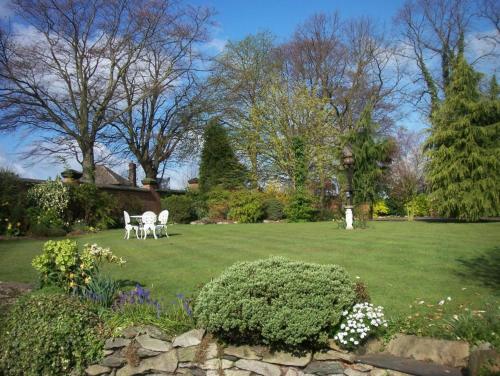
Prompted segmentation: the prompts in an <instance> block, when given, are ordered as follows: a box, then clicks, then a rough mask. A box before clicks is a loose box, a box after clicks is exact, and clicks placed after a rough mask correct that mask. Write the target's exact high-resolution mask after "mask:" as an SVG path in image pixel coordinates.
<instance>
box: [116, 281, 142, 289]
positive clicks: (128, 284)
mask: <svg viewBox="0 0 500 376" xmlns="http://www.w3.org/2000/svg"><path fill="white" fill-rule="evenodd" d="M116 283H117V284H118V288H119V289H122V290H132V289H133V288H135V287H136V286H137V285H139V286H142V284H141V283H140V282H137V281H134V280H131V279H119V280H117V281H116Z"/></svg>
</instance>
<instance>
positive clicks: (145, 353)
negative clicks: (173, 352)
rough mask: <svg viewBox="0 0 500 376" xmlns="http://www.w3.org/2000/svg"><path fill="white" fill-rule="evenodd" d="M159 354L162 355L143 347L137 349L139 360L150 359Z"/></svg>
mask: <svg viewBox="0 0 500 376" xmlns="http://www.w3.org/2000/svg"><path fill="white" fill-rule="evenodd" d="M159 354H161V352H160V351H153V350H149V349H144V348H142V347H139V348H138V349H137V356H138V357H139V358H149V357H152V356H156V355H159Z"/></svg>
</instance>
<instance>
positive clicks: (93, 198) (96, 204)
mask: <svg viewBox="0 0 500 376" xmlns="http://www.w3.org/2000/svg"><path fill="white" fill-rule="evenodd" d="M69 193H70V201H69V211H70V216H71V220H72V221H75V220H83V221H84V222H85V223H86V224H87V225H88V226H91V227H97V228H99V229H106V228H109V227H111V226H113V225H114V224H115V223H116V222H115V219H114V218H113V217H114V216H115V215H116V214H115V215H113V211H114V208H115V207H116V206H117V203H116V202H115V200H114V199H113V197H112V196H111V195H109V194H108V193H106V192H102V191H101V190H99V189H98V188H97V187H96V186H95V185H94V184H79V185H76V186H70V187H69ZM120 215H122V213H120Z"/></svg>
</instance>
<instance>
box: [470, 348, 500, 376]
mask: <svg viewBox="0 0 500 376" xmlns="http://www.w3.org/2000/svg"><path fill="white" fill-rule="evenodd" d="M467 368H468V370H469V375H470V376H478V375H496V374H500V353H498V352H497V351H495V350H494V349H491V350H475V351H473V352H472V353H471V355H470V357H469V364H468V367H467Z"/></svg>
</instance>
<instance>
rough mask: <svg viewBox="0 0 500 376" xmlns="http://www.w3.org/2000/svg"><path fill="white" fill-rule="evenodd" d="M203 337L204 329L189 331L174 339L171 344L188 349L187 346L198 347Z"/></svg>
mask: <svg viewBox="0 0 500 376" xmlns="http://www.w3.org/2000/svg"><path fill="white" fill-rule="evenodd" d="M204 335H205V329H193V330H190V331H189V332H186V333H184V334H181V335H180V336H178V337H176V338H175V340H174V342H173V346H174V347H189V346H196V345H199V344H200V343H201V340H202V338H203V336H204Z"/></svg>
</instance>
